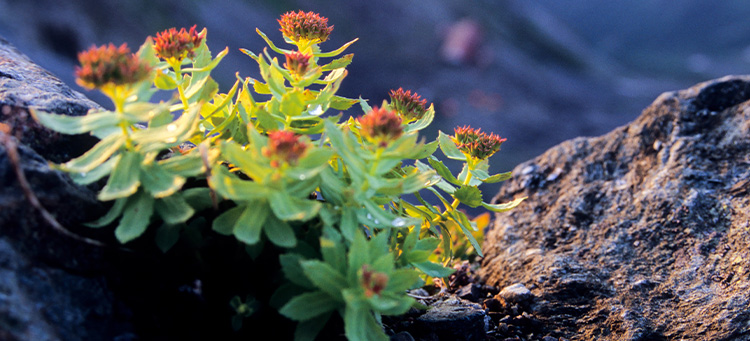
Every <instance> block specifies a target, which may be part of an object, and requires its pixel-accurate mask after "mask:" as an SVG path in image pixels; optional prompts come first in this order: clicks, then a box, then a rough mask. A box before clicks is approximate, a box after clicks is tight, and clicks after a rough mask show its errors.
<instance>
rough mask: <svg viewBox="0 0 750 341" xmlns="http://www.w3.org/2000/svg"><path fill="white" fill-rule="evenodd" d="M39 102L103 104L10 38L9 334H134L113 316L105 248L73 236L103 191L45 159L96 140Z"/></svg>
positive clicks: (2, 178)
mask: <svg viewBox="0 0 750 341" xmlns="http://www.w3.org/2000/svg"><path fill="white" fill-rule="evenodd" d="M30 107H33V108H37V109H40V110H48V111H51V112H57V113H60V114H76V115H80V114H83V113H85V111H87V110H88V109H89V108H95V107H98V106H96V105H95V104H93V103H92V102H90V101H88V100H86V99H85V98H83V97H82V96H81V95H80V94H77V93H75V92H73V91H71V90H70V88H68V87H67V86H65V85H64V84H62V82H60V81H59V80H57V79H56V78H54V77H53V76H52V75H51V74H49V73H48V72H46V71H44V70H43V69H41V68H39V67H38V66H36V65H34V64H33V63H32V62H31V61H29V60H28V59H27V58H26V57H24V56H23V55H21V54H20V53H18V51H16V50H15V49H14V48H12V47H11V46H10V45H8V43H7V41H5V40H3V39H1V38H0V126H2V127H4V128H5V129H3V130H2V131H3V134H2V136H0V142H2V143H0V227H1V228H2V234H1V235H0V339H3V340H6V339H7V340H60V339H62V340H92V339H113V338H115V337H118V336H122V335H124V334H127V333H128V331H129V330H130V329H132V326H130V324H129V323H128V322H127V321H126V320H122V319H116V318H113V316H116V315H117V313H118V312H121V311H122V309H120V308H118V306H119V303H118V300H116V299H115V298H114V297H113V295H112V292H111V290H110V289H109V288H108V285H107V282H106V278H105V276H104V275H103V273H102V271H103V270H104V269H106V268H107V265H106V264H107V262H106V261H105V258H104V249H103V248H101V247H98V246H94V245H91V244H88V243H85V242H82V241H81V239H80V238H79V239H75V238H71V237H70V235H76V233H78V232H83V231H84V228H82V227H81V222H84V221H90V220H93V219H94V218H95V217H97V216H99V215H101V214H102V206H101V204H99V203H98V201H97V200H96V193H95V192H94V191H93V190H91V189H89V188H87V187H81V186H77V185H75V184H74V183H73V182H72V181H71V180H70V178H69V177H68V176H67V175H65V174H63V173H61V172H59V171H56V170H53V169H51V168H50V167H49V164H48V161H47V160H46V159H45V157H46V158H47V159H58V160H60V159H61V158H67V157H69V156H70V154H71V153H76V152H79V151H80V149H81V148H88V147H87V146H86V141H88V140H87V139H85V138H80V137H65V138H63V137H61V136H59V135H57V134H51V133H50V132H49V131H48V130H46V129H44V128H43V127H41V126H39V125H38V124H37V123H36V122H34V121H33V119H32V118H31V116H30V115H29V112H28V108H30ZM15 136H18V137H20V140H18V139H16V137H15ZM8 148H10V149H8ZM10 152H14V154H11V153H10ZM15 154H17V157H11V156H12V155H15ZM40 154H43V155H45V157H43V156H42V155H40ZM19 169H20V171H21V172H22V173H23V174H24V176H25V179H26V182H27V184H28V188H29V189H30V190H31V192H33V194H34V196H35V197H36V198H37V199H38V201H39V204H40V206H41V207H43V208H45V209H46V210H47V211H48V212H49V213H50V214H51V216H52V217H54V219H55V220H56V221H57V222H59V223H60V225H61V226H62V227H63V228H62V230H61V229H55V228H53V227H51V225H50V224H49V223H48V221H47V220H46V219H44V218H42V215H41V213H40V211H39V208H38V207H35V206H34V205H32V204H31V203H30V201H29V199H28V198H27V196H26V193H25V192H24V189H23V187H22V186H21V184H20V182H19V178H18V176H17V170H19ZM71 230H72V231H73V232H71ZM85 230H88V231H86V232H89V233H90V232H91V229H88V228H85Z"/></svg>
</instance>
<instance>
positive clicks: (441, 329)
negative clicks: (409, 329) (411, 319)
mask: <svg viewBox="0 0 750 341" xmlns="http://www.w3.org/2000/svg"><path fill="white" fill-rule="evenodd" d="M486 316H487V314H486V313H485V311H484V309H482V307H481V306H479V305H478V304H475V303H471V302H469V301H466V300H462V299H460V298H458V297H455V296H452V297H449V298H448V299H446V300H443V301H439V302H436V303H435V304H433V305H431V306H430V309H429V310H427V312H426V313H425V314H423V315H422V316H420V317H419V318H417V321H416V328H417V330H419V331H421V332H422V333H423V334H426V335H428V336H422V338H428V339H429V338H430V337H437V339H438V340H484V339H485V338H486V333H487V329H486V327H487V326H485V317H486Z"/></svg>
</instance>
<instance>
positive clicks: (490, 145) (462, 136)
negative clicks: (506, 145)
mask: <svg viewBox="0 0 750 341" xmlns="http://www.w3.org/2000/svg"><path fill="white" fill-rule="evenodd" d="M453 131H454V133H455V136H454V138H453V141H454V142H455V143H456V146H458V149H459V150H460V151H461V152H462V153H464V154H466V155H467V156H470V157H473V158H476V159H479V160H484V159H486V158H488V157H490V156H492V154H495V152H497V151H498V150H500V145H501V144H503V142H505V140H506V139H503V138H500V136H497V135H495V134H494V133H490V134H489V135H487V134H486V133H484V132H482V131H481V128H480V129H474V128H471V127H469V126H463V127H459V128H455V129H454V130H453Z"/></svg>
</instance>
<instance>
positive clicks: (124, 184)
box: [97, 152, 143, 201]
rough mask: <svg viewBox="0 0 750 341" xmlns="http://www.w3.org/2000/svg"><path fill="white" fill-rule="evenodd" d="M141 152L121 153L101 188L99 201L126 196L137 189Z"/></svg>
mask: <svg viewBox="0 0 750 341" xmlns="http://www.w3.org/2000/svg"><path fill="white" fill-rule="evenodd" d="M142 159H143V157H142V156H141V154H138V153H135V152H129V153H124V154H122V158H120V161H119V162H118V163H117V165H116V166H115V169H114V170H113V171H112V175H110V177H109V180H108V181H107V185H105V186H104V188H102V191H101V192H99V195H98V196H97V198H98V199H99V200H101V201H107V200H113V199H117V198H122V197H127V196H130V195H132V194H133V193H135V192H136V191H137V190H138V186H139V185H140V184H141V182H140V179H139V175H140V173H141V172H140V169H141V160H142Z"/></svg>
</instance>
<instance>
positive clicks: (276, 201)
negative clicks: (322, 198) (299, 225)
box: [269, 191, 321, 221]
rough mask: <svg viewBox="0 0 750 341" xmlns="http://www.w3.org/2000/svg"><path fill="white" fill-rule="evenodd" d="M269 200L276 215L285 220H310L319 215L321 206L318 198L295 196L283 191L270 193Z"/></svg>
mask: <svg viewBox="0 0 750 341" xmlns="http://www.w3.org/2000/svg"><path fill="white" fill-rule="evenodd" d="M308 194H309V193H308ZM269 202H270V204H271V209H272V210H273V213H274V214H275V215H276V217H278V218H279V219H281V220H285V221H289V220H300V221H307V220H310V219H311V218H313V217H315V216H316V215H318V211H320V207H321V203H320V202H318V201H317V200H311V199H299V198H294V197H291V196H290V195H289V194H287V193H286V192H283V191H277V192H272V193H270V197H269Z"/></svg>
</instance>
